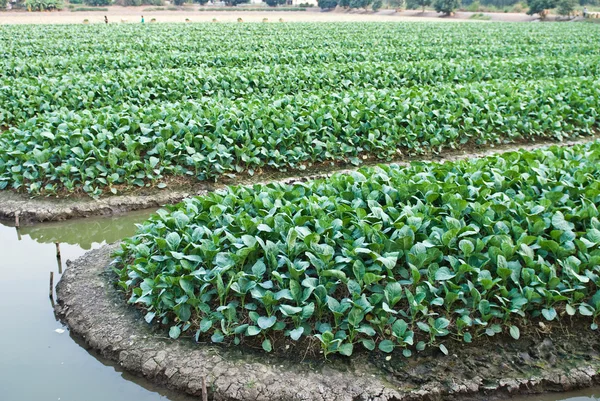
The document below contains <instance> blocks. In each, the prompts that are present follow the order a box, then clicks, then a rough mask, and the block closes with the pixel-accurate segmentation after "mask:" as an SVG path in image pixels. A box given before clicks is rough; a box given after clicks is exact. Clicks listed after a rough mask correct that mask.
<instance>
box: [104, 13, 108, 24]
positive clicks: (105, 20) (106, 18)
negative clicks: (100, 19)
mask: <svg viewBox="0 0 600 401" xmlns="http://www.w3.org/2000/svg"><path fill="white" fill-rule="evenodd" d="M104 23H105V24H108V17H107V16H106V15H105V16H104Z"/></svg>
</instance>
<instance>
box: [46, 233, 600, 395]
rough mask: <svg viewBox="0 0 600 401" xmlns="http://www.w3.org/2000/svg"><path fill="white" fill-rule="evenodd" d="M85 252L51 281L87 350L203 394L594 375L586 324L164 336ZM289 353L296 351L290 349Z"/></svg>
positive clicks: (498, 383) (396, 389) (499, 385)
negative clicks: (395, 342) (385, 348)
mask: <svg viewBox="0 0 600 401" xmlns="http://www.w3.org/2000/svg"><path fill="white" fill-rule="evenodd" d="M117 246H118V245H116V244H113V245H107V246H104V247H102V248H100V249H98V250H94V251H91V252H88V253H87V254H85V255H84V256H83V257H81V258H79V259H77V260H76V261H74V262H68V263H67V264H68V268H67V270H66V272H65V273H64V275H63V276H62V279H61V280H60V282H59V283H58V285H57V288H56V292H57V300H58V302H57V305H56V312H57V314H58V315H59V316H60V317H61V319H62V320H63V321H64V322H65V323H66V324H67V325H68V326H69V328H70V330H71V332H72V334H73V335H75V336H77V337H80V338H81V339H82V340H83V342H84V343H85V344H86V345H87V346H88V347H89V348H91V349H94V350H95V351H97V352H99V353H100V354H101V355H102V356H104V357H106V358H108V359H111V360H113V361H115V362H116V363H118V364H119V365H121V366H122V367H123V368H124V369H125V370H127V371H129V372H131V373H133V374H136V375H139V376H144V377H146V378H147V379H149V380H150V381H152V382H154V383H157V384H159V385H163V386H166V387H169V388H171V389H175V390H178V391H181V392H185V393H188V394H191V395H195V396H198V397H201V396H202V394H203V383H205V386H206V392H207V395H208V399H211V400H322V401H326V400H327V401H329V400H331V401H333V400H381V401H383V400H388V401H391V400H481V399H486V400H490V399H500V398H507V397H510V396H512V395H515V394H531V393H540V392H546V391H567V390H572V389H576V388H580V387H586V386H592V385H594V384H598V383H600V375H599V373H598V372H600V335H598V333H597V332H594V331H592V330H590V329H589V328H587V327H588V324H589V322H588V323H579V322H578V321H568V320H561V325H553V326H552V327H550V326H544V325H539V326H536V327H535V328H533V329H531V330H529V331H528V332H527V335H523V336H522V337H521V339H519V340H513V339H511V338H504V337H499V336H495V337H493V338H487V337H485V336H484V337H480V338H478V339H476V340H475V341H474V343H473V344H469V345H466V344H463V343H460V344H459V343H451V344H450V346H449V347H448V348H449V349H450V353H449V355H448V356H445V355H443V354H442V353H441V352H439V351H437V350H429V351H426V352H423V353H420V354H417V355H416V356H413V357H411V358H410V359H406V358H404V357H402V356H401V354H396V353H394V354H391V358H389V357H388V356H387V355H385V354H380V353H367V352H364V353H358V354H357V355H353V356H352V358H345V357H336V358H332V359H331V360H329V361H324V360H322V359H316V360H315V359H312V360H309V359H306V358H304V357H303V352H302V350H299V349H298V350H293V349H291V350H288V352H286V354H287V356H284V357H281V356H276V355H270V354H266V353H264V352H257V351H253V350H247V349H244V348H243V347H241V346H240V347H229V348H225V347H219V346H215V345H212V344H205V343H195V342H194V341H193V340H192V339H190V338H180V339H178V340H171V339H169V338H168V335H167V333H166V329H164V330H163V329H161V328H157V327H154V326H150V325H148V324H146V323H145V321H144V320H143V317H142V315H141V313H140V312H139V311H138V310H136V309H135V308H133V307H132V306H129V305H127V303H126V300H125V298H124V296H123V294H122V293H120V292H119V291H118V290H117V289H116V287H115V286H114V284H113V281H112V280H113V273H112V270H111V269H110V266H109V265H110V262H111V260H112V257H111V253H112V252H113V251H114V250H115V249H116V247H117ZM290 355H295V357H293V356H292V357H290Z"/></svg>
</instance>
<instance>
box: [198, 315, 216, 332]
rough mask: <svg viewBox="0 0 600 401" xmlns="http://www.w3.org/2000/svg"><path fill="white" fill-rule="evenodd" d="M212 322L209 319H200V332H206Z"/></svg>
mask: <svg viewBox="0 0 600 401" xmlns="http://www.w3.org/2000/svg"><path fill="white" fill-rule="evenodd" d="M212 325H213V322H212V320H210V319H206V318H204V319H202V320H201V321H200V332H201V333H206V332H207V331H208V330H210V328H211V327H212Z"/></svg>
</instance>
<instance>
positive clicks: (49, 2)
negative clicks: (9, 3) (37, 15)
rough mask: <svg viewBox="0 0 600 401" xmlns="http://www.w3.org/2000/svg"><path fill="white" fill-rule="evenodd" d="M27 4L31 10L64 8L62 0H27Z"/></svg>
mask: <svg viewBox="0 0 600 401" xmlns="http://www.w3.org/2000/svg"><path fill="white" fill-rule="evenodd" d="M25 6H26V7H27V9H28V10H30V11H47V10H62V9H63V7H64V3H63V1H62V0H26V1H25Z"/></svg>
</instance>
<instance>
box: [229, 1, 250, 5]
mask: <svg viewBox="0 0 600 401" xmlns="http://www.w3.org/2000/svg"><path fill="white" fill-rule="evenodd" d="M249 2H250V0H225V4H226V5H228V6H237V5H238V4H244V3H249Z"/></svg>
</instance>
